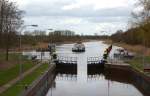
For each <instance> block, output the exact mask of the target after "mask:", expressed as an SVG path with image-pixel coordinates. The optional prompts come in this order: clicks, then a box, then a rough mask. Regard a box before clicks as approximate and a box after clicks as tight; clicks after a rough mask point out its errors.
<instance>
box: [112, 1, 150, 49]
mask: <svg viewBox="0 0 150 96" xmlns="http://www.w3.org/2000/svg"><path fill="white" fill-rule="evenodd" d="M136 7H137V8H141V10H139V11H138V12H132V16H133V18H132V21H131V22H130V23H131V27H130V28H129V29H128V30H127V31H125V32H123V31H122V30H118V31H117V32H116V33H115V34H113V35H112V36H111V38H112V40H114V41H117V42H125V43H127V44H136V45H137V44H141V45H144V46H147V47H150V0H138V2H137V3H136Z"/></svg>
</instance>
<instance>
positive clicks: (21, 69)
mask: <svg viewBox="0 0 150 96" xmlns="http://www.w3.org/2000/svg"><path fill="white" fill-rule="evenodd" d="M27 27H38V25H24V26H22V27H21V29H20V31H19V51H20V53H21V49H22V48H21V47H22V44H21V43H22V40H21V39H22V32H23V30H24V29H25V28H27ZM19 65H20V81H21V79H22V71H23V66H22V63H21V55H20V58H19Z"/></svg>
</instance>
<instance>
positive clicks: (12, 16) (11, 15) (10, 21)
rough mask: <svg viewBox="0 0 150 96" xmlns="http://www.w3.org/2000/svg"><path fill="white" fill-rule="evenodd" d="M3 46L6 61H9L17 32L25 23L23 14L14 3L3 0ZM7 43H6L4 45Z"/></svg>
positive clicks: (1, 23)
mask: <svg viewBox="0 0 150 96" xmlns="http://www.w3.org/2000/svg"><path fill="white" fill-rule="evenodd" d="M0 11H1V12H0V13H1V14H0V18H1V19H0V31H1V34H0V35H1V42H0V43H1V44H2V45H4V48H5V49H6V60H8V52H9V48H10V47H11V46H12V45H13V44H14V43H15V41H14V40H16V39H15V38H16V36H17V30H18V28H19V27H20V26H21V24H22V23H23V21H22V13H23V11H21V10H19V9H18V7H17V5H16V4H15V3H14V2H10V1H7V0H1V10H0ZM3 42H5V43H3Z"/></svg>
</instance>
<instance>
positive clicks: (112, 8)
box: [12, 0, 136, 34]
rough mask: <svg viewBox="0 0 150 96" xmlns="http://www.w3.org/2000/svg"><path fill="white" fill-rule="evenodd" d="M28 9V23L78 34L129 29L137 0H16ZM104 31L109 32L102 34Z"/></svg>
mask: <svg viewBox="0 0 150 96" xmlns="http://www.w3.org/2000/svg"><path fill="white" fill-rule="evenodd" d="M12 1H17V3H18V5H19V7H20V9H22V10H24V11H25V12H26V13H25V16H24V20H25V24H38V25H39V29H41V30H46V29H49V28H52V29H54V30H58V29H60V30H65V29H68V30H72V31H75V32H76V33H78V34H81V33H83V34H94V33H98V34H110V33H114V32H115V31H116V30H119V29H122V30H126V29H127V28H128V21H129V19H130V18H131V12H132V10H133V8H134V3H135V1H136V0H12ZM102 31H106V32H105V33H102Z"/></svg>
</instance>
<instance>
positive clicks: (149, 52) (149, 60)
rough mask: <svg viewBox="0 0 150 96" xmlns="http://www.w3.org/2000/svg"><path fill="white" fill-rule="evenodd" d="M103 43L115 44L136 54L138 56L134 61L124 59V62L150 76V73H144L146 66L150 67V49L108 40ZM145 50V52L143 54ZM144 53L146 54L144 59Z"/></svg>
mask: <svg viewBox="0 0 150 96" xmlns="http://www.w3.org/2000/svg"><path fill="white" fill-rule="evenodd" d="M103 42H104V43H105V44H113V45H115V46H119V47H122V48H124V49H126V50H128V51H130V52H134V53H136V56H135V57H134V58H133V59H124V60H123V61H124V62H125V63H128V64H130V65H131V66H132V67H133V68H134V69H136V70H138V71H139V72H142V73H144V74H146V75H148V76H150V72H145V71H144V68H145V65H144V64H147V65H150V48H145V47H144V46H142V45H129V44H125V43H122V42H119V43H115V42H112V41H111V40H106V41H103ZM143 50H144V51H145V52H143ZM143 53H144V58H143ZM143 62H144V64H143Z"/></svg>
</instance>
